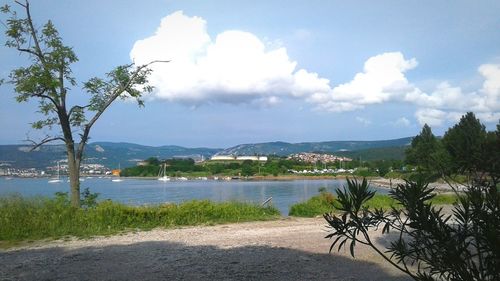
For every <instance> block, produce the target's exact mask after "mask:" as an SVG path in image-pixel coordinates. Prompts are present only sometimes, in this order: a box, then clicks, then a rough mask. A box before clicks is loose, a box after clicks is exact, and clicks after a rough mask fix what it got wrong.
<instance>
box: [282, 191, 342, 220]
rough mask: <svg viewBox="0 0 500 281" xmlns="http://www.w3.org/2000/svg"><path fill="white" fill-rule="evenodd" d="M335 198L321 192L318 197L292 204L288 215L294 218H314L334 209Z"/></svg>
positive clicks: (328, 193) (330, 194)
mask: <svg viewBox="0 0 500 281" xmlns="http://www.w3.org/2000/svg"><path fill="white" fill-rule="evenodd" d="M334 204H335V196H333V194H332V193H330V192H321V193H320V194H319V195H316V196H314V197H311V199H309V200H307V201H306V202H301V203H297V204H294V205H292V206H291V207H290V212H289V213H288V215H290V216H296V217H315V216H318V215H322V214H324V213H327V212H331V211H332V210H333V208H334Z"/></svg>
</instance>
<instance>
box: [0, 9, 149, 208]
mask: <svg viewBox="0 0 500 281" xmlns="http://www.w3.org/2000/svg"><path fill="white" fill-rule="evenodd" d="M15 2H16V3H17V4H18V7H19V9H20V10H21V11H22V14H23V16H22V17H19V16H18V13H17V12H16V11H15V10H14V9H11V7H10V6H9V5H5V6H3V7H1V12H2V13H4V14H6V15H7V16H8V19H7V20H6V23H5V26H6V30H5V34H6V36H7V41H6V42H5V45H6V46H7V47H10V48H13V49H16V50H17V51H19V52H20V53H21V54H24V55H26V56H27V58H28V59H29V62H30V64H29V65H28V66H26V67H19V68H16V69H14V70H12V71H11V72H10V75H9V78H8V79H7V81H5V82H7V83H11V84H12V85H13V86H14V90H15V93H16V100H17V101H18V102H27V101H30V100H36V101H38V107H39V111H40V113H41V114H42V115H43V116H44V117H43V118H42V119H41V120H38V121H36V122H34V123H33V124H32V126H33V128H35V129H42V128H48V129H49V130H50V131H52V132H53V131H54V130H52V129H53V127H57V128H58V129H59V130H58V132H56V133H54V134H51V135H47V136H46V137H45V138H43V139H42V140H38V141H34V140H30V141H32V142H33V145H34V146H33V149H35V148H37V147H39V146H41V145H43V144H46V143H48V142H52V141H60V142H63V143H64V144H65V146H66V154H67V159H68V169H69V179H70V186H71V202H72V205H73V206H75V207H79V205H80V181H79V178H80V164H81V161H82V158H83V152H84V148H85V145H86V144H87V141H88V139H89V134H90V130H91V128H92V126H93V125H94V124H95V123H96V121H97V120H98V119H99V118H100V117H101V115H102V114H103V113H104V111H105V110H106V109H107V108H108V107H109V106H110V105H111V104H112V103H113V102H114V101H115V100H116V99H118V98H123V99H125V98H134V99H136V100H137V102H138V104H139V106H143V104H144V103H143V100H142V99H141V97H142V95H143V94H144V93H149V92H151V91H152V89H153V88H152V87H151V86H150V85H149V84H148V75H149V74H150V72H151V70H150V69H149V68H148V67H149V65H150V64H151V63H155V62H156V61H154V62H151V63H148V64H146V65H140V66H136V65H134V64H127V65H121V66H118V67H116V68H115V69H113V70H111V71H110V72H108V73H107V74H106V77H104V78H98V77H94V78H91V79H90V80H88V81H86V82H83V83H81V84H79V83H77V81H76V79H75V77H74V76H73V73H72V70H71V66H72V64H74V63H75V62H77V61H78V58H77V56H76V55H75V53H74V52H73V49H72V48H71V47H68V46H66V45H64V43H63V41H62V39H61V37H60V35H59V33H58V31H57V29H56V28H55V26H54V24H53V23H52V21H50V20H49V21H48V22H47V23H45V24H44V25H43V26H42V27H41V28H37V27H36V26H38V25H37V24H35V23H34V22H33V19H32V17H31V12H30V3H29V2H28V1H27V0H26V1H15ZM78 88H80V89H81V90H83V92H86V93H87V94H88V95H89V100H88V103H87V104H81V105H80V104H74V105H71V104H68V96H69V95H70V94H71V93H73V92H75V91H81V90H80V89H78ZM75 136H78V137H79V140H78V141H75Z"/></svg>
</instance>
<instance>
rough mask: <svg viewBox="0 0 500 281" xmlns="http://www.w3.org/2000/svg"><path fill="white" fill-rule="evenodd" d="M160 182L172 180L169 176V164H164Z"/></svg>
mask: <svg viewBox="0 0 500 281" xmlns="http://www.w3.org/2000/svg"><path fill="white" fill-rule="evenodd" d="M158 180H159V181H170V178H169V177H168V176H167V164H165V163H164V164H163V165H162V166H161V168H160V171H159V172H158Z"/></svg>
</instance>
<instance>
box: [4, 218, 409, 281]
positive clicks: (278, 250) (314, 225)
mask: <svg viewBox="0 0 500 281" xmlns="http://www.w3.org/2000/svg"><path fill="white" fill-rule="evenodd" d="M326 230H327V228H326V223H325V221H324V220H323V219H322V218H314V219H298V218H284V219H281V220H277V221H269V222H251V223H239V224H228V225H217V226H199V227H186V228H179V229H168V230H165V229H155V230H152V231H144V232H135V233H127V234H123V235H115V236H110V237H97V238H92V239H88V240H69V241H62V240H61V241H51V242H45V243H40V244H37V245H30V246H28V247H22V248H17V249H10V250H6V251H5V250H3V251H0V265H1V267H0V280H200V279H201V280H350V281H352V280H409V279H408V278H406V277H405V276H402V275H401V274H400V273H399V272H397V271H396V270H395V269H393V268H392V267H391V266H389V265H388V264H386V263H385V262H383V261H382V260H381V258H379V257H378V256H377V255H376V254H375V253H374V252H373V251H371V250H370V249H367V248H363V247H361V245H360V246H358V247H357V248H356V258H355V259H353V258H351V257H350V255H349V254H348V253H347V252H344V251H342V252H341V253H332V254H329V253H328V249H329V246H330V242H331V241H330V240H328V239H324V238H323V237H324V236H325V235H326V234H327V232H326ZM378 240H379V242H381V243H383V242H384V241H383V240H382V239H381V238H379V239H378Z"/></svg>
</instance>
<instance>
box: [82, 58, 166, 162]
mask: <svg viewBox="0 0 500 281" xmlns="http://www.w3.org/2000/svg"><path fill="white" fill-rule="evenodd" d="M159 62H163V63H168V62H170V61H169V60H168V61H164V60H154V61H151V62H149V63H147V64H144V65H141V66H139V67H138V68H137V69H136V70H135V71H134V73H133V74H132V76H131V77H130V79H129V81H128V82H127V84H126V85H124V86H122V87H119V88H117V89H115V90H114V91H113V94H112V95H111V97H110V98H109V99H108V100H107V101H106V102H105V103H104V105H103V106H102V107H101V108H100V109H99V110H98V111H97V112H96V114H95V115H94V117H92V119H91V120H90V121H89V122H88V123H87V125H85V128H84V130H83V134H82V135H81V140H80V144H79V146H78V151H77V158H78V159H79V157H81V156H82V154H83V148H84V147H85V144H86V143H87V140H88V135H89V133H90V128H92V126H93V125H94V123H95V122H96V121H97V119H99V117H101V115H102V114H103V113H104V111H105V110H106V108H108V107H109V106H110V105H111V103H113V101H114V100H116V98H118V97H119V96H120V95H121V94H122V93H123V92H124V91H125V90H126V89H127V88H128V87H130V84H131V83H132V82H133V81H134V79H135V78H136V77H137V75H139V73H140V72H141V70H143V69H145V68H147V67H148V66H150V65H152V64H154V63H159ZM131 65H133V64H131ZM131 65H130V66H131Z"/></svg>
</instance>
